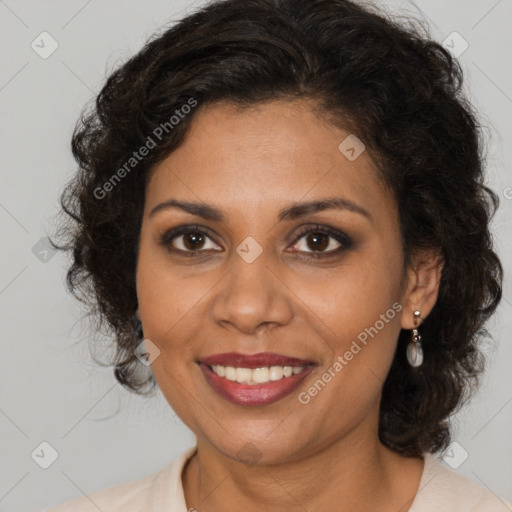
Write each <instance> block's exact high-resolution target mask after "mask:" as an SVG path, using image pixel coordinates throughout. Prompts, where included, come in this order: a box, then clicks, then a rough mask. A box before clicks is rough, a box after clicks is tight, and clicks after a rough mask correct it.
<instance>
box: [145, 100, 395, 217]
mask: <svg viewBox="0 0 512 512" xmlns="http://www.w3.org/2000/svg"><path fill="white" fill-rule="evenodd" d="M352 137H353V135H351V134H350V132H348V131H344V130H342V129H340V128H337V127H334V126H333V125H332V124H329V123H328V122H327V121H326V120H325V119H324V118H323V117H322V116H321V115H319V114H318V111H317V110H316V109H314V108H313V105H312V104H311V103H308V102H305V101H293V102H292V101H288V102H285V101H273V102H268V103H262V104H258V105H255V106H251V107H248V108H237V107H235V106H234V105H231V104H227V103H216V104H212V105H206V106H204V107H202V108H201V109H200V110H199V111H197V113H196V114H195V118H194V119H193V121H192V123H191V127H190V131H189V133H188V135H187V137H186V138H185V140H184V142H183V143H182V144H181V146H180V147H179V148H177V149H176V150H175V151H174V152H173V153H171V154H170V155H169V156H168V157H167V158H166V159H165V160H163V161H162V162H160V163H159V164H158V165H157V166H156V167H155V169H154V170H153V173H152V176H151V179H150V180H149V183H148V187H147V206H148V208H149V207H152V206H154V205H155V204H157V203H158V202H160V201H165V200H167V199H169V197H175V198H180V199H188V200H200V201H203V202H208V203H211V204H213V205H215V206H217V207H219V208H221V209H223V210H226V211H229V210H233V211H236V210H238V211H240V210H241V209H242V210H243V211H246V212H249V211H250V210H251V208H258V209H259V210H260V211H261V207H262V206H264V207H265V209H266V210H272V209H274V208H276V209H278V208H281V207H282V206H283V204H286V203H288V202H296V201H300V200H313V199H316V198H320V197H326V196H333V195H340V196H343V197H346V198H348V199H350V200H353V201H355V202H359V203H360V204H362V205H365V208H366V209H373V210H375V211H376V212H377V215H380V214H383V213H384V212H385V211H386V210H389V211H388V213H390V212H391V211H392V210H393V208H394V205H393V201H392V199H391V197H390V193H389V191H387V190H386V188H385V187H384V185H383V184H382V183H381V181H380V179H379V177H378V175H377V171H376V169H375V166H374V163H373V161H372V160H371V158H370V156H369V155H368V153H367V152H366V151H363V152H362V153H361V154H360V156H358V157H357V158H356V159H355V160H350V159H349V158H347V156H346V153H344V151H343V150H344V148H345V146H346V144H345V145H343V144H342V143H344V141H346V140H348V142H351V141H352V140H353V139H352ZM347 138H348V139H347ZM340 144H342V150H341V151H340V149H339V146H340ZM360 149H361V148H359V147H356V150H360Z"/></svg>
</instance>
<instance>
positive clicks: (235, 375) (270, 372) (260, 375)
mask: <svg viewBox="0 0 512 512" xmlns="http://www.w3.org/2000/svg"><path fill="white" fill-rule="evenodd" d="M210 368H211V369H212V370H213V371H214V372H215V373H216V374H217V375H219V376H220V377H224V378H226V379H228V380H231V381H233V382H235V381H236V382H238V383H240V384H265V383H267V382H272V381H275V380H281V379H283V378H287V377H291V376H292V375H297V373H300V372H301V371H302V370H304V366H293V367H292V366H270V367H263V368H254V369H251V368H233V367H232V366H221V365H219V364H216V365H213V366H210Z"/></svg>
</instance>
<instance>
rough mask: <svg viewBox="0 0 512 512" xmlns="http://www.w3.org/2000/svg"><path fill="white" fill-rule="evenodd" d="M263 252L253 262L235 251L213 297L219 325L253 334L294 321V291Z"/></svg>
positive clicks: (214, 312) (213, 308)
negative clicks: (281, 278)
mask: <svg viewBox="0 0 512 512" xmlns="http://www.w3.org/2000/svg"><path fill="white" fill-rule="evenodd" d="M264 254H265V252H263V254H262V255H260V256H259V257H258V258H257V259H256V260H255V261H254V262H252V263H247V262H246V261H244V260H243V259H242V258H241V257H240V256H239V255H238V254H234V256H233V263H232V265H231V268H230V270H229V272H228V274H227V275H226V276H225V277H224V279H222V280H221V282H220V283H219V285H218V286H217V287H216V295H215V297H214V300H213V305H212V312H213V318H214V320H215V321H216V322H217V323H218V324H220V325H222V326H223V327H232V328H236V329H238V330H239V331H240V332H243V333H244V334H254V333H257V332H258V331H261V330H266V329H268V328H270V327H275V326H283V325H286V324H288V323H289V322H290V321H291V320H292V318H293V308H292V303H291V299H290V295H291V292H290V290H289V288H287V286H286V285H285V284H284V283H283V281H281V280H280V279H279V273H278V271H276V270H275V269H273V270H271V269H270V268H269V267H268V264H267V261H266V258H265V257H264Z"/></svg>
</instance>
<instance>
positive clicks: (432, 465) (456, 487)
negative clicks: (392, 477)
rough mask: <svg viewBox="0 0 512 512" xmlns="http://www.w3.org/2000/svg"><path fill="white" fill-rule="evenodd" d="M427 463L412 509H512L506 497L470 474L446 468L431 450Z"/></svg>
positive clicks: (490, 511) (484, 511) (488, 511)
mask: <svg viewBox="0 0 512 512" xmlns="http://www.w3.org/2000/svg"><path fill="white" fill-rule="evenodd" d="M423 458H424V460H425V467H424V470H423V475H422V478H421V482H420V486H419V488H418V492H417V494H416V498H415V500H414V502H413V504H412V506H411V508H410V511H409V512H430V511H432V510H437V511H439V512H443V511H450V512H459V511H460V512H510V511H512V506H511V504H510V503H508V502H507V501H506V500H505V499H503V498H501V497H500V496H498V495H496V494H494V493H493V492H492V491H490V490H489V489H487V488H486V487H482V486H480V485H478V484H476V483H475V482H473V481H472V480H470V479H469V478H466V477H464V476H462V475H459V474H458V473H456V472H455V471H452V470H451V469H448V468H446V467H445V466H443V465H442V464H441V463H439V462H438V460H437V459H436V458H435V457H434V456H433V455H431V454H429V453H426V454H424V456H423Z"/></svg>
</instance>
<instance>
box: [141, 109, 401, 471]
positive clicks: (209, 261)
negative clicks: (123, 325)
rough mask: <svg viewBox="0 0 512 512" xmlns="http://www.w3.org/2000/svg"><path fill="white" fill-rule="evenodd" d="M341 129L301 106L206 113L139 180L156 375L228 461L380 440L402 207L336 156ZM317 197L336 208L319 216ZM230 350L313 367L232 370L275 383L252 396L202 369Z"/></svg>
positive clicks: (147, 325)
mask: <svg viewBox="0 0 512 512" xmlns="http://www.w3.org/2000/svg"><path fill="white" fill-rule="evenodd" d="M349 135H350V133H348V132H344V131H342V130H340V129H337V128H334V127H333V126H331V125H329V124H327V123H326V122H325V121H324V120H323V119H322V118H321V117H319V115H318V114H316V113H314V111H313V109H312V108H311V106H308V104H307V103H305V102H288V103H285V102H269V103H265V104H261V105H258V106H257V107H254V108H249V109H245V110H236V109H235V108H233V107H232V106H230V105H228V104H220V103H219V104H215V105H209V106H206V107H205V108H204V109H202V110H201V111H198V112H197V116H196V118H195V119H194V121H193V124H192V127H191V131H190V133H189V135H188V136H187V138H186V140H185V142H184V143H183V144H182V145H181V146H180V147H179V149H177V150H176V151H174V152H173V153H172V154H171V155H170V156H169V157H168V158H166V159H165V160H164V161H162V162H161V163H160V164H159V165H158V166H156V168H155V169H154V173H153V174H152V177H151V179H150V181H149V183H148V186H147V190H146V201H145V210H144V216H143V222H142V228H141V238H140V254H139V260H138V267H137V294H138V301H139V309H140V315H141V320H142V325H143V330H144V337H145V338H146V339H149V340H151V342H152V343H153V344H154V345H156V346H157V347H158V349H159V350H160V354H159V356H158V357H157V358H156V359H155V361H154V362H153V364H152V369H153V372H154V375H155V377H156V379H157V382H158V384H159V386H160V388H161V390H162V392H163V394H164V395H165V397H166V399H167V401H168V402H169V404H170V405H171V406H172V408H173V409H174V410H175V411H176V413H177V414H178V416H179V417H180V418H181V419H182V420H183V421H184V422H185V423H186V424H187V425H188V426H189V427H190V429H191V430H192V431H193V432H194V433H195V435H196V436H197V438H198V441H200V442H203V443H206V444H208V445H209V446H210V447H213V448H214V449H216V450H217V451H220V452H221V453H223V454H225V455H227V456H229V457H232V458H235V459H237V458H238V459H241V460H243V459H244V458H246V459H247V457H249V458H250V457H251V456H252V455H251V453H252V454H253V455H254V454H255V455H254V457H255V459H259V460H260V461H261V462H262V463H264V462H266V463H275V462H284V461H291V460H294V459H297V458H301V457H304V456H306V455H307V454H309V453H314V452H317V451H319V450H321V449H324V448H326V447H327V446H329V445H330V444H332V443H333V442H336V441H337V440H339V439H341V438H344V437H345V438H347V439H348V438H350V437H351V436H352V437H353V441H354V442H352V443H351V445H352V446H357V443H360V442H363V441H365V440H367V439H368V436H370V437H372V438H376V429H377V424H378V408H379V400H380V395H381V389H382V385H383V382H384V379H385V377H386V375H387V373H388V370H389V367H390V364H391V361H392V358H393V353H394V350H395V346H396V340H397V337H398V334H399V332H400V329H401V327H404V328H405V325H406V323H404V322H405V320H403V317H405V315H404V313H405V308H404V309H402V304H404V301H405V300H406V298H407V297H406V294H407V293H408V291H407V290H408V286H407V279H408V277H407V276H408V273H407V274H406V275H404V274H403V271H402V269H403V254H402V247H401V239H400V232H399V218H398V213H397V206H396V204H395V202H394V200H393V198H392V196H391V193H390V192H389V191H388V190H387V189H386V188H385V187H384V186H383V184H382V183H381V182H380V181H379V180H378V179H377V174H376V171H375V169H374V167H373V165H372V161H371V159H370V157H369V155H368V153H367V152H365V151H363V152H362V154H360V156H358V157H357V158H355V159H354V157H355V156H357V152H358V151H360V149H361V148H360V147H356V146H353V139H348V140H347V141H346V142H345V143H344V144H342V146H341V149H339V146H340V144H341V143H342V142H343V141H344V140H345V139H346V138H347V137H348V136H349ZM351 147H354V149H355V151H351V150H350V148H351ZM326 199H330V200H331V199H332V200H337V201H338V205H337V206H332V205H331V206H330V207H325V206H326V204H325V203H324V208H321V207H318V205H317V206H316V207H315V203H317V202H322V201H325V200H326ZM171 200H172V201H179V202H180V203H200V204H201V205H204V206H207V207H208V208H207V209H203V210H200V209H198V208H195V209H191V208H188V210H189V211H186V209H184V208H180V207H178V206H172V205H171V204H170V201H171ZM301 205H304V206H305V207H304V208H302V207H301ZM189 206H190V205H189ZM292 206H293V207H294V209H290V208H291V207H292ZM284 211H286V212H287V213H286V214H283V212H284ZM178 226H180V227H183V226H188V227H187V228H186V230H185V233H184V232H183V231H181V232H179V233H178V234H174V236H173V233H172V232H171V230H173V229H175V228H177V227H178ZM308 227H311V228H313V229H312V232H311V233H309V234H308V233H305V234H303V230H304V229H306V228H308ZM198 228H199V229H200V230H202V231H205V232H206V233H201V232H199V233H198V232H197V229H198ZM408 328H410V326H409V325H408ZM363 340H364V341H363ZM232 352H237V353H240V354H243V355H252V354H257V353H269V352H270V353H275V354H280V355H284V356H288V357H294V358H298V359H301V360H304V361H306V362H307V363H308V364H309V366H306V369H305V370H304V373H302V372H301V373H296V374H294V373H293V371H292V376H291V377H286V376H283V377H282V378H280V375H281V373H280V369H277V370H276V369H274V370H269V372H268V373H266V371H265V370H258V372H259V373H258V377H255V375H256V373H257V372H255V373H250V374H247V371H245V372H244V371H241V372H238V373H237V371H236V370H235V371H234V375H235V377H239V376H241V377H240V378H241V379H242V380H243V379H244V378H251V379H252V378H253V377H254V378H255V380H256V379H258V378H261V380H267V381H268V379H269V378H270V379H272V378H275V379H276V380H270V382H267V383H266V384H258V385H256V386H255V387H253V388H251V389H249V386H253V385H254V384H248V383H245V384H239V383H237V382H233V381H230V380H229V379H227V378H226V376H224V377H221V376H219V375H212V371H211V370H210V369H209V368H208V366H206V364H203V365H201V364H200V363H201V362H202V361H204V360H205V359H206V358H207V357H209V356H212V355H215V354H225V353H232ZM227 361H228V363H225V366H229V359H228V360H227ZM286 362H287V361H286V360H283V364H282V365H281V366H286ZM336 362H338V364H336ZM277 363H279V361H277ZM233 364H234V366H239V367H247V366H250V365H248V364H244V361H243V360H242V361H241V362H239V363H238V364H236V362H235V363H233ZM255 364H256V366H268V367H271V366H279V364H276V360H274V361H272V360H269V362H268V364H262V363H261V361H260V362H259V363H258V362H256V363H255ZM290 364H292V363H290ZM299 366H303V365H300V364H299ZM299 370H300V369H299ZM299 370H296V371H297V372H298V371H299ZM218 371H220V372H221V373H222V369H220V370H218ZM286 371H287V370H285V375H286ZM229 372H231V370H229ZM229 375H230V376H231V377H232V374H231V373H229ZM248 375H249V376H250V377H248ZM272 376H273V377H272ZM329 377H330V378H329ZM232 378H233V377H232ZM286 379H294V380H293V381H286ZM319 379H320V381H321V382H320V383H318V381H319ZM283 381H286V382H285V384H283ZM290 382H291V384H289V383H290ZM219 383H220V384H219ZM315 383H317V384H316V387H315ZM315 390H316V392H315ZM356 439H357V441H356ZM247 443H251V444H247Z"/></svg>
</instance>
